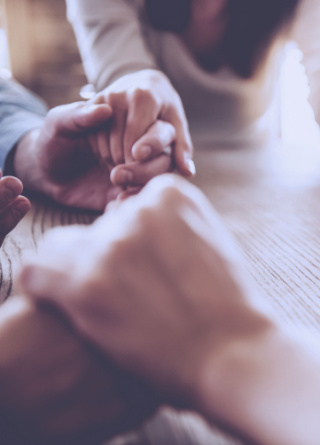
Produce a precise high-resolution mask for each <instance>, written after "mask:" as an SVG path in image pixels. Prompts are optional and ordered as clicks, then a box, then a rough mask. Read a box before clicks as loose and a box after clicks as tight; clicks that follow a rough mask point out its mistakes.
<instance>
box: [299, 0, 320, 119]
mask: <svg viewBox="0 0 320 445" xmlns="http://www.w3.org/2000/svg"><path fill="white" fill-rule="evenodd" d="M293 39H294V40H295V41H296V42H297V44H298V46H299V48H300V49H301V51H302V53H303V60H302V63H303V64H304V66H305V68H306V73H307V76H308V79H309V86H310V97H309V101H310V103H311V105H312V107H313V110H314V113H315V118H316V120H317V122H318V124H320V1H319V0H302V2H301V5H300V7H299V9H298V13H297V18H296V23H295V25H294V27H293Z"/></svg>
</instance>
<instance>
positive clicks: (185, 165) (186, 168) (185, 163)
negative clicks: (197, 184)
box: [166, 109, 196, 177]
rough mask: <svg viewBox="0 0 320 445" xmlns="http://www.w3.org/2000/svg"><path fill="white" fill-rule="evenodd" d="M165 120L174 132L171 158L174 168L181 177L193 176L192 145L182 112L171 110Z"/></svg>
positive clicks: (194, 170)
mask: <svg viewBox="0 0 320 445" xmlns="http://www.w3.org/2000/svg"><path fill="white" fill-rule="evenodd" d="M166 120H168V121H169V122H170V123H171V124H172V125H173V126H174V127H175V130H176V139H175V143H174V144H173V156H174V160H175V164H176V168H177V170H178V171H179V173H181V174H182V175H183V176H187V177H188V176H194V175H195V173H196V168H195V165H194V162H193V160H192V157H193V145H192V141H191V137H190V133H189V128H188V123H187V119H186V117H185V115H184V111H183V110H180V111H179V110H175V109H172V110H171V111H170V113H169V114H168V115H166Z"/></svg>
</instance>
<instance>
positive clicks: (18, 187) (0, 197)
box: [0, 170, 31, 246]
mask: <svg viewBox="0 0 320 445" xmlns="http://www.w3.org/2000/svg"><path fill="white" fill-rule="evenodd" d="M22 190H23V186H22V183H21V181H19V179H17V178H15V177H13V176H5V177H2V172H1V170H0V246H1V244H2V243H3V241H4V239H5V237H6V235H8V233H9V232H11V230H13V229H14V228H15V226H16V225H17V224H18V222H19V221H20V220H21V219H22V218H23V217H24V216H25V214H26V213H27V212H28V211H29V210H30V207H31V205H30V202H29V200H28V199H27V198H25V197H24V196H20V193H22Z"/></svg>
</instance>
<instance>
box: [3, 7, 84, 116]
mask: <svg viewBox="0 0 320 445" xmlns="http://www.w3.org/2000/svg"><path fill="white" fill-rule="evenodd" d="M0 28H1V31H0V68H2V69H8V70H9V71H11V72H12V74H13V76H14V77H15V78H16V79H17V80H19V81H20V82H21V83H22V84H23V85H25V86H27V87H29V88H30V89H32V90H33V91H35V92H36V93H38V94H39V95H40V96H42V97H43V98H44V99H45V100H46V101H47V103H48V104H49V106H50V107H52V106H55V105H60V104H63V103H68V102H72V101H76V100H79V99H80V96H79V91H80V89H81V87H82V86H83V85H85V84H86V77H85V74H84V72H83V69H82V64H81V60H80V56H79V53H78V49H77V44H76V41H75V37H74V35H73V31H72V28H71V26H70V25H69V23H68V22H67V20H66V8H65V2H64V0H0Z"/></svg>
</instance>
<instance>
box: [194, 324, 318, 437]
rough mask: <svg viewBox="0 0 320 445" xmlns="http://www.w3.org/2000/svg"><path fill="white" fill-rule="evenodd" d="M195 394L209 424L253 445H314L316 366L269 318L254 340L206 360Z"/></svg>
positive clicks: (235, 344)
mask: <svg viewBox="0 0 320 445" xmlns="http://www.w3.org/2000/svg"><path fill="white" fill-rule="evenodd" d="M196 396H197V397H196V409H197V410H198V411H200V412H201V413H202V414H203V415H204V416H205V417H206V418H207V419H208V420H210V421H219V422H221V423H222V424H224V425H226V426H227V427H228V428H231V429H234V430H235V431H237V432H238V433H239V432H240V433H242V434H243V435H244V436H245V437H247V438H249V439H250V440H253V441H254V442H255V443H256V442H257V443H264V444H267V445H300V444H301V443H305V444H308V445H309V444H310V445H311V444H312V445H315V444H317V443H318V439H319V435H320V427H319V426H318V417H317V413H318V412H319V409H320V363H319V362H318V361H317V360H315V358H314V357H313V356H312V355H309V354H308V352H307V351H306V350H305V349H304V348H303V347H302V346H301V345H300V344H299V343H298V342H297V341H296V340H295V339H294V338H292V337H290V336H288V335H287V334H285V333H284V332H283V331H282V330H281V329H280V328H279V327H277V326H276V325H275V324H273V323H272V322H271V321H268V320H267V319H266V324H265V326H264V328H263V329H262V330H261V331H260V332H257V334H256V336H253V337H250V338H247V339H245V338H244V339H235V340H234V341H231V342H230V343H229V344H228V345H227V346H226V347H225V348H224V350H221V351H220V353H219V354H217V353H216V352H215V353H212V354H211V356H208V358H207V361H206V363H205V365H204V366H203V368H202V370H201V374H200V377H199V379H198V385H197V392H196Z"/></svg>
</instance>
